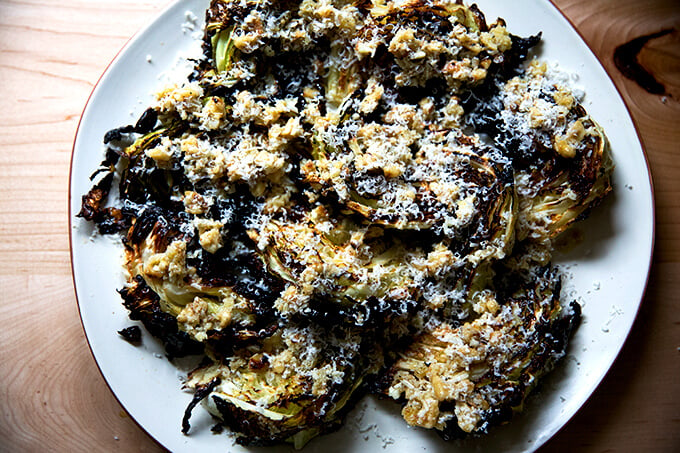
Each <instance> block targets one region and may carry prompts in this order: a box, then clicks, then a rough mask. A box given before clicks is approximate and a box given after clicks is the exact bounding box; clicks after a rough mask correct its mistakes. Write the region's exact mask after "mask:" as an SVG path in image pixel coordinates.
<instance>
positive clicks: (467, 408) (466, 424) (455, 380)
mask: <svg viewBox="0 0 680 453" xmlns="http://www.w3.org/2000/svg"><path fill="white" fill-rule="evenodd" d="M519 279H521V281H522V283H521V284H520V285H518V284H517V283H516V281H517V280H519ZM512 286H519V288H518V289H516V290H515V291H514V292H513V293H512V294H510V295H509V296H502V295H501V294H502V293H503V292H505V291H507V289H504V290H503V291H499V292H496V291H493V290H491V289H485V290H484V291H483V292H481V293H479V294H477V297H476V299H477V301H476V304H477V305H478V306H479V308H478V311H479V313H478V316H477V317H474V318H471V319H469V320H466V321H464V322H463V323H456V324H451V323H449V322H445V321H444V322H440V323H434V324H433V325H432V326H431V327H428V328H426V329H424V331H423V332H422V333H421V334H420V335H419V336H417V337H416V338H415V339H414V341H413V343H412V344H411V345H410V346H409V347H408V348H407V349H406V350H405V351H404V352H402V353H400V354H399V356H398V358H397V359H396V361H395V363H394V365H392V367H391V368H390V370H389V371H388V372H387V375H386V376H387V377H386V379H385V380H384V381H383V382H384V383H385V384H384V389H383V391H384V393H385V394H386V395H388V396H390V397H391V398H394V399H396V400H399V401H402V402H403V403H404V406H403V409H402V415H403V417H404V419H405V420H406V422H407V423H409V424H410V425H412V426H419V427H423V428H434V429H437V430H438V431H439V432H440V433H441V434H442V435H443V436H444V437H445V438H460V437H462V436H464V435H465V434H466V433H481V432H486V431H487V429H488V428H489V427H490V426H493V425H496V424H499V423H504V422H507V421H508V420H509V419H510V418H511V416H512V414H513V413H514V412H518V411H520V410H521V409H522V406H523V404H524V402H525V400H526V398H527V396H528V394H529V393H530V392H531V390H532V389H533V388H534V387H535V386H536V384H537V383H538V382H539V380H540V379H541V378H542V377H543V375H545V374H546V373H547V372H548V371H550V370H551V369H552V368H553V366H554V365H555V363H556V361H557V360H559V359H560V358H561V357H562V356H564V354H565V350H566V347H567V343H568V339H569V337H570V335H571V332H572V331H573V329H574V328H575V326H576V325H577V324H578V321H579V319H580V306H579V305H578V304H575V303H572V304H571V305H569V306H568V307H563V306H562V304H561V303H560V300H559V293H560V281H559V277H557V275H556V274H555V272H554V271H551V270H549V269H545V268H543V269H536V270H535V271H534V272H533V273H532V274H530V275H529V276H515V282H514V283H513V284H512Z"/></svg>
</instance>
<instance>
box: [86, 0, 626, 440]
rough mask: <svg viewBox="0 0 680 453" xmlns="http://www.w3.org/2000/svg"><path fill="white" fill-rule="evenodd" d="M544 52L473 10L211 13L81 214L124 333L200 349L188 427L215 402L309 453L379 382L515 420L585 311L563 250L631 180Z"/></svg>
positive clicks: (461, 409) (109, 144)
mask: <svg viewBox="0 0 680 453" xmlns="http://www.w3.org/2000/svg"><path fill="white" fill-rule="evenodd" d="M540 39H541V35H540V34H537V35H536V36H530V37H526V38H522V37H518V36H515V35H512V34H511V33H510V32H509V31H508V29H507V28H506V24H505V22H504V21H503V20H502V19H498V20H496V21H495V22H493V23H487V21H486V19H485V17H484V14H483V13H482V12H481V11H480V10H479V8H477V7H476V6H475V5H472V6H468V5H466V4H464V3H463V2H458V1H457V2H451V1H437V0H406V1H399V2H397V1H389V0H368V1H365V0H361V1H352V0H329V1H315V0H304V1H300V0H291V1H285V2H274V1H271V0H243V1H242V0H238V1H236V0H212V1H211V3H210V7H209V9H208V11H207V12H206V27H205V33H204V37H203V55H202V56H201V57H198V58H197V59H196V60H195V61H194V63H195V65H194V68H193V72H192V73H191V74H189V75H188V76H187V78H186V80H178V81H173V82H172V83H169V84H167V85H164V86H162V87H160V88H159V90H158V91H157V92H156V93H155V96H154V99H153V101H152V102H151V105H150V106H149V108H148V109H147V110H146V111H145V112H144V113H143V114H142V115H141V116H140V118H139V120H138V121H137V122H136V123H135V124H130V125H126V126H122V127H118V128H116V129H113V130H111V131H109V132H108V133H107V134H106V135H105V137H104V143H105V145H106V154H105V157H104V160H103V161H102V163H101V166H100V168H99V169H97V171H96V172H95V173H94V174H93V175H92V180H93V181H95V182H94V185H93V188H92V190H90V192H88V193H87V194H85V195H84V196H83V202H82V209H81V211H80V213H79V216H80V217H82V218H84V219H86V220H88V221H91V222H93V223H94V224H95V225H96V226H97V228H98V230H99V232H100V233H103V234H112V233H116V234H119V235H120V237H121V240H122V244H123V246H124V250H125V252H124V271H125V273H126V275H127V277H128V282H127V284H126V285H125V287H124V288H122V289H121V290H120V294H121V297H122V299H123V304H124V306H125V307H126V308H127V309H128V310H129V312H130V318H131V319H132V320H139V321H140V322H141V323H142V324H143V325H144V326H145V327H146V330H147V331H148V332H149V333H150V334H151V335H152V336H154V337H157V338H158V339H159V340H160V341H161V342H162V343H163V345H164V346H165V348H166V350H167V352H168V356H169V357H170V358H171V359H172V358H175V357H181V356H185V355H190V354H197V355H199V354H200V355H203V356H204V358H203V362H202V364H201V366H199V367H198V368H197V369H196V370H194V371H193V372H191V373H190V374H189V375H188V377H187V380H186V382H185V387H186V388H187V389H189V390H192V391H194V398H193V400H192V402H191V404H190V405H189V406H188V407H187V410H186V412H185V414H184V417H183V418H182V419H181V429H182V431H183V432H185V433H187V434H189V435H190V434H191V425H190V417H191V414H192V411H193V410H195V407H196V406H197V405H199V404H201V402H202V404H203V405H204V406H205V407H206V408H207V409H208V410H209V411H210V412H211V413H212V414H213V415H215V417H216V418H217V419H218V421H219V423H221V424H223V425H226V426H227V427H229V428H230V429H231V430H232V431H234V432H235V433H236V436H237V441H238V442H239V443H241V444H247V445H253V444H259V445H262V444H272V443H279V442H288V443H292V444H293V445H294V446H296V447H301V446H303V445H304V444H305V443H306V442H307V441H309V440H310V439H311V438H313V437H314V436H316V435H319V434H323V433H326V432H329V431H331V430H334V429H336V428H338V427H339V426H340V425H341V423H342V420H343V417H344V416H345V414H346V413H347V412H348V411H349V410H350V409H351V408H352V406H353V403H354V402H355V401H356V400H357V399H358V398H360V397H361V396H362V395H364V394H366V393H368V392H374V393H378V394H381V395H383V396H388V397H391V398H393V399H395V400H397V401H400V402H401V403H402V404H403V411H402V414H403V416H404V418H405V419H406V421H407V422H408V423H409V424H411V425H414V426H420V427H424V428H433V429H435V430H437V431H438V432H439V433H441V434H442V435H443V436H444V437H446V438H451V437H460V436H463V435H467V434H473V435H477V434H480V433H484V432H486V431H487V430H488V428H489V427H491V426H493V425H495V424H499V423H503V422H506V421H507V420H508V419H509V418H510V417H511V416H512V414H513V413H514V412H517V411H519V410H521V408H522V406H523V404H524V402H525V401H526V399H527V396H528V395H529V393H530V392H531V390H532V389H533V388H534V387H535V386H536V385H537V384H538V383H539V381H540V380H541V379H542V377H543V376H544V375H545V374H546V373H547V372H548V371H549V370H550V369H551V368H552V367H553V366H554V364H555V363H556V361H557V360H558V359H559V358H560V357H561V356H562V355H564V353H565V350H566V348H567V343H568V338H569V336H570V335H571V332H572V331H573V330H574V328H575V326H576V324H577V323H578V319H579V314H580V311H579V306H578V305H577V304H575V303H571V304H569V303H567V302H563V299H562V298H561V296H560V277H559V272H558V270H557V269H555V268H554V267H552V266H551V265H550V258H551V253H552V250H553V248H552V241H553V240H554V239H555V238H556V237H558V236H559V235H560V234H562V233H563V232H564V231H565V230H567V229H568V228H570V227H571V226H572V225H573V224H574V222H576V221H577V220H579V219H581V218H583V217H585V216H586V215H587V214H588V212H589V211H590V210H591V209H592V208H593V207H594V206H596V205H597V204H598V203H599V201H600V200H601V199H603V197H605V196H606V194H607V193H608V192H609V191H610V190H611V177H610V175H611V172H612V169H613V160H612V156H611V151H610V149H609V145H608V143H607V139H606V136H605V134H604V132H603V130H602V129H601V128H600V127H599V126H598V125H597V123H596V122H595V120H594V119H593V118H591V117H590V116H589V115H588V113H587V112H586V111H585V109H584V107H583V105H582V104H581V103H580V101H579V99H578V96H576V95H575V91H574V90H573V89H571V88H569V87H568V86H566V84H565V82H564V81H565V78H564V77H562V76H560V75H559V74H556V72H555V70H554V69H553V68H549V67H548V66H546V65H545V64H544V63H541V62H539V61H534V62H532V63H530V64H528V65H527V64H525V63H524V62H525V60H526V59H527V57H528V56H529V54H530V51H531V49H532V48H533V47H534V46H536V45H538V43H539V42H540ZM482 133H483V134H486V137H484V136H478V135H476V134H482ZM109 198H110V199H109ZM124 331H125V330H123V331H121V332H124ZM142 341H147V340H146V339H144V338H143V339H142ZM131 344H139V342H138V341H136V339H135V341H134V342H133V343H131ZM179 421H180V420H179V419H178V424H179Z"/></svg>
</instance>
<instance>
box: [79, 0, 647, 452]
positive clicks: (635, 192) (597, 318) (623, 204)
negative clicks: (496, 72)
mask: <svg viewBox="0 0 680 453" xmlns="http://www.w3.org/2000/svg"><path fill="white" fill-rule="evenodd" d="M477 3H478V4H479V6H480V8H481V9H482V11H484V13H485V14H486V17H487V20H488V21H489V22H493V20H494V18H496V17H503V18H504V19H505V20H506V21H507V24H508V28H509V29H510V31H511V32H512V33H514V34H517V35H521V36H528V35H530V34H535V33H537V32H539V31H542V32H543V45H542V47H541V50H540V54H539V56H540V57H541V58H542V59H546V60H549V61H559V63H560V67H561V68H562V69H564V70H566V71H568V72H572V73H576V74H578V83H579V84H581V85H582V86H583V87H586V93H587V96H586V100H585V106H586V108H587V110H588V111H589V113H590V114H591V115H592V116H593V117H594V118H595V119H596V120H597V121H598V122H599V123H600V124H601V125H602V126H603V127H604V129H605V131H606V133H607V135H608V137H609V139H610V141H611V144H612V149H613V153H614V159H615V162H616V170H615V173H614V191H613V193H612V194H611V195H610V196H609V197H608V198H607V200H606V201H605V202H604V204H603V205H602V206H600V207H599V208H598V209H597V210H596V211H595V212H594V213H593V215H592V216H591V218H589V219H588V220H587V221H585V222H583V223H581V224H580V225H579V226H578V228H580V229H581V231H583V233H584V236H585V241H584V242H582V243H580V244H579V245H578V246H576V247H575V248H573V249H571V250H570V251H569V252H568V253H565V254H560V255H559V256H558V257H557V262H558V263H561V264H562V265H563V268H564V269H565V271H566V274H567V276H568V277H567V279H566V282H565V288H564V293H563V294H566V296H572V297H573V298H576V299H578V300H579V301H580V302H581V303H582V304H583V307H584V310H583V311H584V321H583V323H582V325H581V326H580V327H579V329H578V330H577V332H576V334H575V336H574V338H573V341H572V343H571V345H570V348H569V355H568V356H567V358H566V360H564V361H563V362H562V363H561V364H560V366H559V367H558V368H557V369H556V370H555V371H554V372H553V373H552V374H551V375H550V376H549V378H548V379H547V380H546V381H545V383H544V385H542V387H541V389H540V391H539V392H538V393H537V394H536V395H535V396H534V397H532V398H531V399H530V402H529V404H528V407H527V410H526V412H525V413H524V414H522V415H520V416H518V417H516V418H515V419H513V420H512V421H511V423H509V424H508V425H506V426H503V427H499V428H496V429H494V430H493V431H492V432H491V434H489V435H488V436H486V437H484V438H481V439H468V440H465V441H456V442H444V441H443V440H441V439H440V438H439V437H438V436H437V435H435V434H434V433H433V432H429V431H425V430H420V429H413V428H409V427H408V426H407V425H406V424H405V423H404V421H403V420H402V419H401V417H400V415H399V407H398V406H397V405H396V404H394V403H391V402H388V401H380V400H377V399H375V398H366V399H364V400H362V401H361V402H360V403H359V404H358V405H357V408H356V409H355V410H354V411H353V412H351V413H350V415H349V417H348V419H347V422H346V424H345V426H344V427H343V428H342V429H341V430H340V431H339V432H337V433H333V434H330V435H327V436H324V437H321V438H317V439H315V440H314V441H312V442H311V443H310V444H309V445H308V446H307V447H306V448H305V451H306V452H308V453H311V452H324V453H331V452H351V451H372V450H376V451H386V452H396V451H408V452H416V451H435V452H436V451H447V452H458V451H460V452H464V451H532V450H534V449H536V448H538V447H539V446H540V445H542V444H543V443H544V442H546V441H547V440H548V439H549V438H550V437H551V436H552V435H553V434H555V433H556V432H557V431H558V430H559V429H560V428H561V427H562V426H563V425H564V424H565V423H566V422H567V421H568V420H569V419H570V418H571V416H572V415H573V414H574V413H575V412H576V411H577V410H578V409H579V408H580V407H581V405H582V404H583V403H584V402H585V401H586V399H587V398H588V397H589V396H590V394H591V393H592V392H593V391H594V389H595V387H596V386H597V385H598V384H599V383H600V381H601V380H602V378H603V377H604V375H605V373H606V372H607V370H608V369H609V367H610V366H611V364H612V362H613V361H614V359H615V358H616V356H617V354H618V352H619V350H620V349H621V347H622V346H623V343H624V341H625V339H626V336H627V334H628V332H629V330H630V328H631V326H632V324H633V320H634V319H635V316H636V313H637V311H638V307H639V304H640V301H641V299H642V296H643V292H644V289H645V284H646V281H647V275H648V271H649V266H650V262H651V254H652V245H653V229H654V228H653V227H654V207H653V198H652V189H651V183H650V176H649V173H648V166H647V163H646V160H645V156H644V153H643V150H642V148H641V145H640V141H639V138H638V135H637V133H636V130H635V128H634V126H633V123H632V121H631V119H630V116H629V114H628V111H627V109H626V107H625V105H624V103H623V101H622V100H621V97H620V96H619V93H618V92H617V91H616V89H615V88H614V85H613V84H612V82H611V80H610V79H609V77H608V76H607V74H606V73H605V71H604V69H603V68H602V66H601V65H600V63H599V62H598V60H597V59H596V58H595V56H594V55H593V54H592V52H591V51H590V50H589V48H588V47H587V46H586V44H585V43H584V42H583V41H582V40H581V38H580V37H579V36H578V34H577V33H576V32H575V31H574V29H573V28H572V27H571V25H570V24H569V23H568V21H567V20H566V19H565V18H564V17H563V16H562V15H561V14H560V13H559V12H558V10H557V9H556V8H555V7H554V6H553V5H552V4H551V3H549V2H548V1H545V0H543V1H542V0H515V1H512V2H507V1H501V0H477ZM207 5H208V0H183V1H178V2H176V3H174V4H173V5H172V6H170V7H169V8H168V9H167V10H165V11H164V12H163V13H161V14H160V15H159V16H158V18H157V19H156V20H155V21H154V22H153V23H151V24H150V25H149V26H148V27H147V28H146V29H144V30H143V31H142V32H140V33H139V34H138V35H137V36H136V37H135V38H134V39H132V40H131V41H130V42H129V43H128V45H127V46H126V47H125V48H124V49H123V51H122V52H121V53H120V54H119V55H118V57H117V58H116V59H115V60H114V61H113V63H112V64H111V66H110V67H109V68H108V70H107V71H106V73H105V74H104V75H103V77H102V78H101V80H100V82H99V84H98V85H97V87H96V88H95V90H94V92H93V93H92V96H91V98H90V100H89V103H88V105H87V107H86V108H85V111H84V113H83V116H82V119H81V123H80V127H79V129H78V133H77V136H76V141H75V145H74V151H73V159H72V166H71V186H70V203H71V205H70V213H71V222H72V231H71V246H72V265H73V274H74V281H75V286H76V292H77V296H78V303H79V307H80V313H81V317H82V322H83V326H84V329H85V333H86V335H87V338H88V341H89V343H90V347H91V349H92V353H93V354H94V357H95V360H96V361H97V364H98V366H99V368H100V369H101V372H102V374H103V375H104V378H105V379H106V381H107V383H108V385H109V386H110V388H111V390H112V391H113V393H114V394H115V395H116V397H117V398H118V400H119V401H120V402H121V404H122V405H123V406H124V407H125V409H126V410H127V411H128V413H129V414H130V415H131V416H132V417H133V418H134V419H135V420H136V421H137V422H138V423H139V425H140V426H141V427H142V428H143V429H144V430H146V431H147V432H148V433H149V434H150V435H151V436H152V437H153V438H155V439H156V440H157V441H158V442H160V443H161V444H162V445H164V446H165V447H167V448H168V449H170V450H172V451H177V452H179V451H202V452H209V451H227V450H229V451H260V450H262V451H267V452H278V451H290V448H289V447H276V448H267V449H257V448H251V449H245V448H242V447H239V446H235V445H233V440H232V438H230V437H229V435H228V434H222V435H214V434H212V433H211V432H210V430H209V429H208V428H209V427H210V426H211V425H212V423H213V422H212V420H211V419H210V417H209V416H207V415H206V413H205V411H204V410H202V409H201V408H197V409H196V410H195V411H194V416H193V418H192V430H191V434H190V436H184V435H182V434H181V432H180V423H181V419H182V415H183V412H184V409H185V407H186V405H187V404H188V403H189V401H190V399H191V395H190V394H188V393H184V392H182V391H181V382H180V377H181V376H182V374H183V373H185V372H186V371H187V370H188V369H189V367H190V366H192V365H191V364H186V365H185V367H184V369H183V370H181V369H180V370H178V369H177V367H176V366H174V365H173V364H171V363H170V362H168V361H167V360H166V359H165V358H164V351H163V350H162V347H161V346H160V345H159V344H158V343H157V342H156V341H154V340H153V339H152V338H151V337H150V336H149V335H148V334H146V333H145V334H144V341H143V345H142V346H139V347H133V346H131V345H130V344H128V343H127V342H125V341H123V340H121V339H120V338H119V336H118V334H117V333H116V332H117V331H118V330H120V329H122V328H124V327H127V326H129V325H131V324H132V322H131V321H130V320H128V318H127V312H126V310H125V309H124V308H123V307H122V305H121V299H120V297H119V296H118V294H117V293H116V289H118V288H120V287H121V285H122V284H123V277H122V275H121V269H120V254H121V249H120V247H119V246H117V245H116V244H115V242H114V241H113V240H112V239H110V238H106V237H93V234H92V227H91V226H90V225H88V224H87V223H86V222H84V221H82V220H81V219H77V218H75V217H74V216H75V214H76V213H77V212H78V211H79V209H80V200H81V196H82V195H83V194H85V193H86V192H87V191H88V190H89V189H90V185H91V183H90V181H89V180H88V176H89V175H90V174H91V173H92V172H93V170H95V169H96V168H97V166H98V164H99V162H100V161H101V159H102V157H103V145H102V138H103V136H104V134H105V132H106V131H108V130H110V129H112V128H115V127H119V126H121V125H125V124H130V123H134V121H135V120H136V118H138V117H139V115H140V114H141V113H142V112H143V111H144V109H145V107H146V105H147V104H148V101H149V100H150V96H149V93H151V92H152V91H153V90H154V89H157V88H158V87H159V85H160V84H161V83H162V82H161V79H162V78H160V77H159V74H161V73H163V72H164V71H166V70H169V69H171V68H173V66H174V64H175V62H176V61H177V58H178V56H179V54H180V53H181V52H183V51H185V50H186V49H188V48H189V47H191V45H192V42H193V41H194V40H193V39H192V36H191V35H192V32H191V30H187V29H186V12H187V11H193V12H194V13H195V15H196V16H198V17H202V16H203V11H204V10H205V8H206V7H207ZM199 22H200V20H199ZM199 26H200V25H199Z"/></svg>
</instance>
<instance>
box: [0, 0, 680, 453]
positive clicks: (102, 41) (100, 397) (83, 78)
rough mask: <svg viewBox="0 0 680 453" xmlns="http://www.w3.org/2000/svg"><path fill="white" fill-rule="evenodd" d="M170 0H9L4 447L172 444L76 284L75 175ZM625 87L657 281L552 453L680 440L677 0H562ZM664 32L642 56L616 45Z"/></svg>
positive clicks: (3, 161) (5, 35)
mask: <svg viewBox="0 0 680 453" xmlns="http://www.w3.org/2000/svg"><path fill="white" fill-rule="evenodd" d="M167 3H168V1H167V0H147V1H141V2H140V1H132V0H121V1H118V0H96V1H86V0H63V1H60V2H55V1H51V0H0V103H1V104H0V106H1V107H2V108H0V291H1V293H2V298H1V299H0V319H2V321H1V322H2V328H1V329H0V351H1V352H0V451H12V452H14V451H46V450H49V451H125V452H129V451H142V452H144V451H162V448H161V447H159V446H158V445H157V444H156V443H155V442H154V441H153V440H152V439H151V438H150V437H148V436H147V435H146V434H145V433H144V432H143V431H142V430H141V429H140V428H139V427H138V426H137V425H136V424H135V423H134V422H133V421H132V420H131V419H130V418H129V417H128V416H127V415H126V414H125V412H124V411H123V410H122V408H121V406H120V405H119V404H118V402H117V401H116V400H115V398H114V397H113V395H112V394H111V392H110V391H109V389H108V388H107V386H106V384H105V383H104V380H103V379H102V377H101V375H100V374H99V371H98V369H97V367H96V365H95V362H94V360H93V359H92V356H91V354H90V352H89V350H88V347H87V343H86V341H85V338H84V334H83V330H82V326H81V324H80V319H79V317H78V310H77V305H76V302H75V296H74V293H73V286H72V280H71V269H70V264H69V259H70V258H69V243H68V212H67V202H68V199H67V195H68V174H69V161H70V156H71V148H72V141H73V137H74V135H75V130H76V127H77V123H78V119H79V117H80V113H81V111H82V109H83V107H84V105H85V103H86V101H87V98H88V96H89V94H90V92H91V90H92V88H93V86H94V84H95V83H96V81H97V80H98V78H99V76H100V75H101V73H102V72H103V71H104V69H105V68H106V66H107V64H108V63H109V62H110V61H111V59H112V58H113V57H114V56H115V54H116V53H117V52H118V50H119V49H120V48H121V47H122V46H123V45H124V44H125V42H126V41H127V40H128V39H129V37H130V36H132V35H133V34H134V33H135V32H136V31H137V30H138V29H139V28H140V27H141V26H143V25H144V24H146V23H147V22H148V21H150V20H151V19H152V18H153V17H154V16H155V15H156V14H157V13H158V12H159V11H160V10H161V9H162V8H163V7H164V6H166V5H167ZM555 4H556V5H557V6H558V7H559V8H560V9H561V10H562V11H563V12H564V13H565V15H566V16H567V17H568V18H570V20H571V21H572V22H573V23H574V25H575V26H576V27H577V29H578V30H579V31H580V33H581V34H582V35H583V37H584V39H585V40H586V42H588V44H589V45H590V46H591V47H592V48H593V50H594V52H595V53H596V55H597V56H598V57H599V58H600V60H601V61H602V63H603V64H604V66H605V68H606V69H607V71H608V72H609V73H610V74H611V75H612V78H613V80H614V82H615V83H616V85H617V87H618V88H619V90H620V91H621V94H622V95H623V97H624V99H625V101H626V103H627V105H628V107H629V108H630V111H631V114H632V116H633V118H634V121H635V123H636V124H637V126H638V128H639V132H640V136H641V138H642V140H643V142H644V145H645V147H646V150H647V156H648V159H649V164H650V168H651V170H652V174H653V177H654V185H655V197H656V207H657V211H656V212H657V223H656V228H657V230H656V231H657V240H656V250H655V258H654V264H653V268H652V274H651V278H650V282H649V288H648V292H647V295H646V297H645V300H644V303H643V305H642V308H641V311H640V314H639V317H638V319H637V321H636V323H635V326H634V328H633V331H632V332H631V335H630V337H629V339H628V341H627V342H626V345H625V346H624V349H623V351H622V353H621V355H620V356H619V358H618V360H617V361H616V363H615V365H614V367H613V368H612V369H611V371H610V372H609V374H608V375H607V377H606V378H605V380H604V382H603V383H602V385H601V386H600V387H599V388H598V389H597V391H596V392H595V394H594V395H593V396H592V398H591V399H590V400H589V401H588V402H587V403H586V405H585V406H584V407H583V408H582V409H581V411H579V412H578V414H577V415H576V416H575V417H574V419H573V420H572V421H571V422H570V423H569V424H568V425H567V426H566V427H565V428H564V429H563V430H562V431H561V432H560V433H558V434H557V435H556V436H555V437H554V438H553V439H552V440H551V441H549V442H548V443H547V444H546V445H545V446H544V447H543V448H542V449H541V451H542V452H544V453H545V452H567V451H569V452H571V451H583V452H605V451H607V452H609V451H611V452H628V451H655V452H674V451H680V386H678V385H677V384H676V383H675V379H676V377H677V376H680V351H679V350H678V347H679V346H680V314H679V313H680V310H679V308H680V279H679V278H678V276H679V275H680V234H678V233H679V232H680V228H679V226H680V178H679V177H680V159H679V158H678V157H679V156H678V153H679V152H680V149H679V148H678V147H679V145H678V143H680V102H679V101H680V56H679V53H680V46H679V45H678V42H680V41H679V40H680V38H679V37H678V34H679V33H680V32H679V31H678V30H680V5H679V4H678V2H677V1H676V0H646V1H640V0H555ZM665 28H674V29H675V30H676V32H674V33H673V34H671V35H668V36H667V37H666V38H665V39H664V40H657V41H654V42H650V43H649V44H648V45H647V46H645V48H644V49H643V52H641V54H640V61H641V62H642V63H643V64H644V65H645V67H647V68H648V69H650V70H651V71H652V72H654V74H655V75H656V76H657V78H658V80H659V81H660V82H661V83H663V84H664V85H665V86H666V89H667V92H668V95H667V96H658V95H651V94H649V93H647V92H645V91H644V90H642V89H641V88H640V87H639V86H638V85H637V84H635V82H633V81H630V80H628V79H625V78H624V77H622V76H621V75H620V73H619V72H618V71H617V70H616V68H615V67H614V64H613V60H612V55H613V52H614V49H615V48H616V46H618V45H620V44H623V43H624V42H626V41H628V40H630V39H632V38H635V37H637V36H642V35H646V34H649V33H653V32H656V31H659V30H662V29H665Z"/></svg>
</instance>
